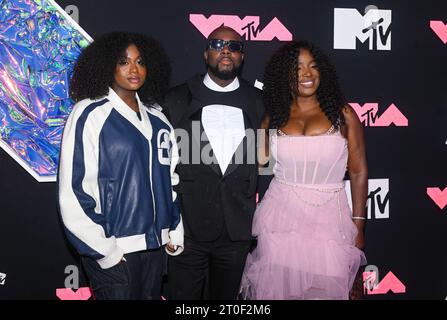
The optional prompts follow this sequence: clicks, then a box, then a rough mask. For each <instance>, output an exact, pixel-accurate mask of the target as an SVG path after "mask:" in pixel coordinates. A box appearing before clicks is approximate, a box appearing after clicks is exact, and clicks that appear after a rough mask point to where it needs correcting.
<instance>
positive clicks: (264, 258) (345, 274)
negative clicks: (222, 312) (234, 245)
mask: <svg viewBox="0 0 447 320" xmlns="http://www.w3.org/2000/svg"><path fill="white" fill-rule="evenodd" d="M253 235H254V236H256V237H257V241H258V243H257V247H256V249H255V250H254V251H253V252H252V253H251V254H249V256H248V259H247V262H246V265H245V270H244V274H243V277H242V282H241V296H242V298H243V299H249V300H266V299H268V300H270V299H271V300H274V299H282V300H291V299H348V295H349V290H350V288H351V287H352V284H353V281H354V278H355V276H356V274H357V271H358V269H359V267H360V265H364V264H366V258H365V256H364V254H363V252H362V251H361V250H359V249H358V248H356V247H355V246H354V240H355V237H356V235H357V227H356V226H355V224H354V223H353V222H352V220H351V211H350V208H349V206H348V202H347V196H346V193H345V191H344V188H343V187H341V188H340V187H336V186H327V185H323V186H321V185H320V186H316V185H311V186H290V185H287V184H284V183H281V182H279V181H278V180H276V179H273V180H272V182H271V184H270V186H269V189H268V190H267V192H266V194H265V196H264V198H263V200H262V202H261V203H260V204H259V205H258V207H257V209H256V213H255V217H254V222H253Z"/></svg>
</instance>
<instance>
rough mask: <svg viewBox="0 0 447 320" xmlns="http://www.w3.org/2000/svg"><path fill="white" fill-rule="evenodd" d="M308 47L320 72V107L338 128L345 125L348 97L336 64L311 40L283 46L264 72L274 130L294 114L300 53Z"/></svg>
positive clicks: (264, 89)
mask: <svg viewBox="0 0 447 320" xmlns="http://www.w3.org/2000/svg"><path fill="white" fill-rule="evenodd" d="M301 49H306V50H308V51H309V52H310V53H311V55H312V56H313V58H314V59H315V62H316V65H317V67H318V70H319V72H320V85H319V87H318V89H317V99H318V102H319V103H320V108H321V110H322V111H323V112H324V114H325V115H326V117H327V118H328V119H329V121H330V122H331V123H332V124H333V125H334V127H335V128H336V129H338V128H340V126H341V125H343V124H344V117H343V112H342V108H343V107H344V106H345V105H346V100H345V98H344V96H343V94H342V92H341V90H340V86H339V84H338V80H337V74H336V71H335V67H334V66H333V65H332V63H331V62H330V61H329V58H328V57H327V56H326V55H325V54H324V53H323V52H322V51H321V50H320V48H318V47H316V46H315V45H314V44H312V43H310V42H307V41H291V42H288V43H286V44H285V45H283V46H281V47H280V48H279V49H278V50H277V51H276V52H275V53H274V54H273V56H272V57H271V58H270V60H269V62H268V63H267V66H266V69H265V73H264V79H263V82H264V88H263V99H264V104H265V108H266V111H267V114H268V115H269V116H270V125H269V127H270V128H272V129H278V128H280V127H282V126H284V125H285V124H286V123H287V121H288V119H289V115H290V106H291V104H292V101H293V98H294V97H295V96H296V95H297V93H298V92H297V88H298V56H299V54H300V50H301Z"/></svg>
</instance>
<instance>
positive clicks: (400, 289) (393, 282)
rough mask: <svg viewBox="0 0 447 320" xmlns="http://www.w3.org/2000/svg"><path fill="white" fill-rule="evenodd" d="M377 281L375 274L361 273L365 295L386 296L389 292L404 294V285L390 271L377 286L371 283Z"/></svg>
mask: <svg viewBox="0 0 447 320" xmlns="http://www.w3.org/2000/svg"><path fill="white" fill-rule="evenodd" d="M376 280H377V274H376V273H374V272H363V281H364V284H363V288H364V291H365V293H366V294H367V295H373V294H386V293H388V292H389V291H391V292H393V293H405V292H406V287H405V285H404V284H403V283H402V282H401V281H400V280H399V279H398V278H397V277H396V276H395V275H394V273H392V272H391V271H390V272H388V273H387V275H386V276H385V277H384V278H383V279H382V281H380V282H379V283H378V284H376V285H374V284H373V283H374V282H376Z"/></svg>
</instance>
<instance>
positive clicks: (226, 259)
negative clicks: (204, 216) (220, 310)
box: [166, 231, 252, 300]
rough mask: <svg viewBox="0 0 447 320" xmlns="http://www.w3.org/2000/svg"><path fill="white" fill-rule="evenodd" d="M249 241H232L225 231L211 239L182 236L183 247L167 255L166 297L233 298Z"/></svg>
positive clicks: (176, 298) (184, 298)
mask: <svg viewBox="0 0 447 320" xmlns="http://www.w3.org/2000/svg"><path fill="white" fill-rule="evenodd" d="M251 243H252V242H251V241H231V239H230V238H229V236H228V234H227V232H226V231H224V232H223V234H222V235H221V236H220V237H219V239H217V240H215V241H211V242H200V241H195V240H193V239H191V238H188V237H185V250H184V251H183V252H182V253H181V254H180V255H178V256H169V257H168V277H167V290H166V294H167V295H168V299H172V300H201V299H207V300H208V299H211V300H235V299H236V298H237V295H238V292H239V286H240V282H241V278H242V272H243V271H244V266H245V260H246V258H247V254H248V251H249V249H250V246H251Z"/></svg>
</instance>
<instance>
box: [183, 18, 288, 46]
mask: <svg viewBox="0 0 447 320" xmlns="http://www.w3.org/2000/svg"><path fill="white" fill-rule="evenodd" d="M259 20H260V18H259V16H246V17H244V18H243V19H241V18H239V16H236V15H217V14H212V15H211V16H210V17H209V18H207V17H205V15H203V14H190V15H189V21H190V22H191V23H192V24H193V25H194V26H195V27H196V28H197V29H198V30H199V31H200V32H201V33H202V34H203V36H204V37H205V38H208V36H209V35H210V33H211V31H213V30H214V29H216V28H217V27H220V26H221V25H225V26H227V27H230V28H233V29H234V30H236V31H237V32H238V33H239V34H240V35H241V36H245V40H253V41H272V40H273V38H275V37H276V38H277V39H278V40H279V41H290V40H292V34H291V33H290V31H289V30H287V28H286V27H285V26H284V25H283V24H282V23H281V21H279V20H278V18H276V17H275V18H273V19H272V21H270V22H269V24H268V25H266V26H265V28H264V29H262V30H261V29H260V28H259Z"/></svg>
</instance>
